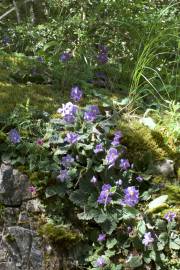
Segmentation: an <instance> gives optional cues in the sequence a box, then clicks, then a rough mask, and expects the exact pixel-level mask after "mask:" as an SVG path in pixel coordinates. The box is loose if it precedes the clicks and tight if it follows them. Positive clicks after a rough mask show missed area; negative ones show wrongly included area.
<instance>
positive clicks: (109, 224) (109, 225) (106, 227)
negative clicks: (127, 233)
mask: <svg viewBox="0 0 180 270" xmlns="http://www.w3.org/2000/svg"><path fill="white" fill-rule="evenodd" d="M101 226H102V229H103V231H105V232H106V233H107V234H111V233H112V232H113V231H114V230H115V229H116V227H117V224H116V222H114V221H112V220H110V219H106V221H105V222H104V223H102V225H101Z"/></svg>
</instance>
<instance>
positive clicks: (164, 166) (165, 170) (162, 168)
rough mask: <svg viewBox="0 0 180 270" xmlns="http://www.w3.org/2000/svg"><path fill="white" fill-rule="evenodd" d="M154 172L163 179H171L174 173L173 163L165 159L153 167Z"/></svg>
mask: <svg viewBox="0 0 180 270" xmlns="http://www.w3.org/2000/svg"><path fill="white" fill-rule="evenodd" d="M154 169H155V172H156V173H157V174H160V175H163V176H164V177H173V176H174V175H175V173H174V162H173V160H170V159H165V160H163V161H161V162H159V163H158V164H157V165H155V168H154Z"/></svg>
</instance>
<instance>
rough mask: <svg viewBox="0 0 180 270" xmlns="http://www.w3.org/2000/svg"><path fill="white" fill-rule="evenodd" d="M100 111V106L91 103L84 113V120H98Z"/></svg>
mask: <svg viewBox="0 0 180 270" xmlns="http://www.w3.org/2000/svg"><path fill="white" fill-rule="evenodd" d="M99 113H100V111H99V108H98V106H96V105H89V106H88V107H87V108H86V110H85V113H84V120H85V121H88V122H93V121H94V120H96V118H97V115H98V114H99Z"/></svg>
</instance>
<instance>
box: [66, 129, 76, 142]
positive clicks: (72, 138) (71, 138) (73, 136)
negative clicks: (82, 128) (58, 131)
mask: <svg viewBox="0 0 180 270" xmlns="http://www.w3.org/2000/svg"><path fill="white" fill-rule="evenodd" d="M78 140H79V135H78V134H77V133H75V132H69V133H67V135H66V138H65V141H67V142H68V143H70V144H74V143H77V141H78Z"/></svg>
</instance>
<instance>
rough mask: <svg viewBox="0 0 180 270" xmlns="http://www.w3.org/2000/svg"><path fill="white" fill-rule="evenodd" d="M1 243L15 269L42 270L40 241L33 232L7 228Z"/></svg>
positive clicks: (20, 228)
mask: <svg viewBox="0 0 180 270" xmlns="http://www.w3.org/2000/svg"><path fill="white" fill-rule="evenodd" d="M3 243H4V245H5V246H6V248H7V251H8V253H9V254H10V257H11V259H12V260H13V262H14V265H15V266H16V268H17V269H23V270H25V269H36V270H43V269H42V264H43V253H42V250H41V246H40V243H41V239H40V238H39V237H38V236H37V234H36V233H35V232H34V231H32V230H29V229H25V228H23V227H19V226H13V227H9V228H7V234H6V235H5V236H4V237H3ZM18 267H20V268H18ZM16 268H15V269H16Z"/></svg>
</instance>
